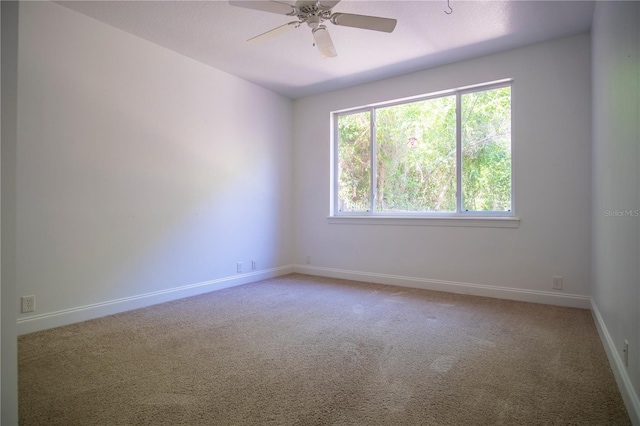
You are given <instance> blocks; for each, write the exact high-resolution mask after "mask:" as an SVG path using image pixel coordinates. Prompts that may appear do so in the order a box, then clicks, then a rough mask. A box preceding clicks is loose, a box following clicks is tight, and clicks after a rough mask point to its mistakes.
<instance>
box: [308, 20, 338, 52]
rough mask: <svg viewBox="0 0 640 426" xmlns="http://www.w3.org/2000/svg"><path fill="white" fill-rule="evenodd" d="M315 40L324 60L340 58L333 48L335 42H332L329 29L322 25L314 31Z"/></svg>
mask: <svg viewBox="0 0 640 426" xmlns="http://www.w3.org/2000/svg"><path fill="white" fill-rule="evenodd" d="M313 39H314V40H315V41H316V46H318V50H319V51H320V55H321V56H322V57H323V58H325V59H326V58H335V57H336V56H338V53H337V52H336V48H335V47H334V46H333V41H331V36H330V35H329V31H327V27H325V26H324V25H320V26H319V27H318V28H316V29H314V30H313Z"/></svg>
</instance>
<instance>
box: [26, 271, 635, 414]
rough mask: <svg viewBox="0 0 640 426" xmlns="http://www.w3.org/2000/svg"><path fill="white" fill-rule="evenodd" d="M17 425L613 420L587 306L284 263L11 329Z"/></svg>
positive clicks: (613, 400)
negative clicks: (192, 291) (283, 270)
mask: <svg viewBox="0 0 640 426" xmlns="http://www.w3.org/2000/svg"><path fill="white" fill-rule="evenodd" d="M18 358H19V368H18V380H19V418H20V424H21V425H67V426H69V425H489V424H491V425H515V424H518V425H541V424H544V425H565V424H574V425H610V424H616V425H618V424H619V425H626V424H630V421H629V417H628V415H627V412H626V410H625V407H624V404H623V402H622V399H621V396H620V393H619V391H618V389H617V386H616V383H615V380H614V377H613V374H612V372H611V369H610V367H609V364H608V361H607V357H606V354H605V352H604V349H603V346H602V343H601V342H600V339H599V337H598V333H597V331H596V328H595V325H594V322H593V319H592V316H591V313H590V311H588V310H583V309H575V308H565V307H557V306H548V305H541V304H533V303H524V302H515V301H508V300H500V299H492V298H485V297H475V296H467V295H458V294H451V293H443V292H434V291H426V290H418V289H410V288H401V287H393V286H385V285H378V284H371V283H361V282H354V281H346V280H338V279H331V278H320V277H312V276H307V275H301V274H292V275H286V276H283V277H278V278H274V279H269V280H264V281H260V282H256V283H252V284H246V285H243V286H238V287H233V288H228V289H224V290H219V291H214V292H211V293H207V294H203V295H199V296H194V297H190V298H185V299H180V300H177V301H173V302H169V303H164V304H160V305H154V306H151V307H148V308H143V309H138V310H134V311H129V312H125V313H121V314H117V315H111V316H108V317H103V318H99V319H95V320H91V321H86V322H82V323H78V324H73V325H69V326H64V327H59V328H55V329H50V330H45V331H40V332H36V333H31V334H28V335H24V336H20V337H19V340H18Z"/></svg>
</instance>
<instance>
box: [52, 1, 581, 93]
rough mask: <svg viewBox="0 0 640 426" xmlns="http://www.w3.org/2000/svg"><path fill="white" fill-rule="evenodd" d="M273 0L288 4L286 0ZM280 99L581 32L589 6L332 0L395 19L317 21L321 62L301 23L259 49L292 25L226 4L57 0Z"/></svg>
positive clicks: (283, 19)
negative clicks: (325, 42)
mask: <svg viewBox="0 0 640 426" xmlns="http://www.w3.org/2000/svg"><path fill="white" fill-rule="evenodd" d="M282 2H285V3H290V4H293V3H295V1H287V0H284V1H282ZM57 3H59V4H61V5H63V6H65V7H68V8H70V9H73V10H76V11H78V12H80V13H82V14H84V15H87V16H90V17H92V18H95V19H97V20H99V21H102V22H104V23H107V24H109V25H112V26H114V27H116V28H120V29H122V30H124V31H126V32H129V33H131V34H134V35H137V36H139V37H141V38H144V39H146V40H149V41H151V42H153V43H156V44H158V45H160V46H164V47H166V48H168V49H171V50H173V51H176V52H178V53H181V54H183V55H185V56H188V57H190V58H193V59H195V60H198V61H200V62H203V63H205V64H208V65H210V66H212V67H215V68H217V69H220V70H223V71H226V72H228V73H230V74H233V75H236V76H238V77H240V78H243V79H245V80H249V81H252V82H254V83H256V84H259V85H261V86H263V87H266V88H268V89H271V90H274V91H276V92H278V93H281V94H283V95H285V96H288V97H290V98H294V99H295V98H300V97H303V96H307V95H311V94H316V93H320V92H324V91H329V90H334V89H340V88H344V87H347V86H352V85H355V84H360V83H364V82H367V81H372V80H377V79H381V78H387V77H391V76H396V75H401V74H404V73H407V72H412V71H416V70H420V69H424V68H428V67H433V66H437V65H442V64H446V63H450V62H455V61H460V60H464V59H469V58H473V57H477V56H482V55H486V54H490V53H495V52H499V51H503V50H507V49H512V48H515V47H520V46H525V45H528V44H533V43H539V42H542V41H546V40H551V39H555V38H560V37H565V36H569V35H573V34H578V33H582V32H587V31H589V30H590V28H591V19H592V15H593V7H594V4H593V2H583V1H539V0H535V1H521V0H508V1H457V0H450V5H451V7H452V9H453V13H452V14H451V15H447V14H446V13H445V10H448V8H447V2H446V0H440V1H432V0H428V1H425V0H422V1H384V0H373V1H358V0H342V1H341V2H340V3H339V4H338V5H337V6H336V7H335V8H334V11H335V12H348V13H357V14H363V15H373V16H383V17H388V18H395V19H397V20H398V25H397V27H396V29H395V31H394V32H393V33H391V34H388V33H381V32H377V31H369V30H362V29H356V28H349V27H338V26H335V25H332V24H327V26H328V28H329V31H330V33H331V37H332V39H333V42H334V44H335V47H336V50H337V51H338V57H336V58H332V59H322V58H321V57H320V55H319V53H318V51H317V49H316V48H315V47H313V37H312V35H311V30H310V29H309V28H308V27H307V26H306V25H304V26H301V27H300V28H297V29H295V30H292V31H289V32H287V33H285V34H282V35H279V36H278V37H277V38H275V39H272V40H269V41H267V42H264V43H262V44H259V45H253V44H249V43H247V42H246V40H247V39H249V38H251V37H253V36H256V35H258V34H261V33H263V32H265V31H268V30H270V29H272V28H274V27H277V26H279V25H283V24H285V23H287V22H290V21H293V20H294V19H292V18H291V17H289V16H280V15H277V14H273V13H266V12H260V11H255V10H250V9H245V8H240V7H234V6H230V5H229V4H228V2H227V1H220V0H218V1H64V2H57Z"/></svg>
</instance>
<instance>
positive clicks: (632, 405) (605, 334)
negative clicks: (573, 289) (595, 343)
mask: <svg viewBox="0 0 640 426" xmlns="http://www.w3.org/2000/svg"><path fill="white" fill-rule="evenodd" d="M591 312H592V314H593V317H594V320H595V323H596V328H597V329H598V334H600V340H601V341H602V345H603V346H604V350H605V352H606V353H607V357H608V358H609V364H610V365H611V370H613V375H614V377H615V378H616V382H617V383H618V389H619V390H620V394H621V395H622V399H623V400H624V405H625V406H626V407H627V412H628V413H629V418H630V419H631V423H632V424H634V425H636V426H638V425H640V399H638V394H637V393H636V391H635V389H634V388H633V385H632V384H631V378H630V377H629V374H628V373H627V369H626V368H625V366H624V363H623V361H622V359H620V353H619V352H618V351H617V350H616V345H615V344H614V343H613V339H612V338H611V335H610V334H609V330H608V329H607V326H606V324H605V323H604V320H603V319H602V315H600V311H599V310H598V306H597V305H596V303H595V301H593V300H592V301H591Z"/></svg>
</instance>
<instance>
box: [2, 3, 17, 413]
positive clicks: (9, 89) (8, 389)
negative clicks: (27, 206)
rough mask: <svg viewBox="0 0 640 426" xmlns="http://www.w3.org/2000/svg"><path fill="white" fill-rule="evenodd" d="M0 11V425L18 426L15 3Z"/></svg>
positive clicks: (3, 4)
mask: <svg viewBox="0 0 640 426" xmlns="http://www.w3.org/2000/svg"><path fill="white" fill-rule="evenodd" d="M0 10H1V11H2V20H1V22H2V67H1V68H2V72H1V81H2V108H1V109H2V148H1V149H2V163H1V164H2V167H1V168H2V173H1V176H2V179H1V180H2V185H1V188H2V203H1V204H2V226H1V229H2V239H1V243H2V273H1V274H0V278H1V279H2V286H1V289H0V293H1V294H2V303H1V305H2V306H1V308H2V321H1V322H2V327H1V331H2V353H1V355H0V359H1V360H2V365H1V366H0V373H1V381H2V386H0V389H1V392H2V403H1V404H2V406H1V413H2V415H1V417H0V423H1V424H3V425H16V424H18V342H17V339H16V315H17V314H16V312H17V308H16V297H15V295H16V284H15V277H16V265H15V263H16V262H15V261H16V259H15V254H16V232H15V223H16V209H15V202H16V167H15V160H16V118H17V115H16V114H17V104H16V81H17V71H18V70H17V57H18V43H17V40H18V3H17V2H2V3H0Z"/></svg>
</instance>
